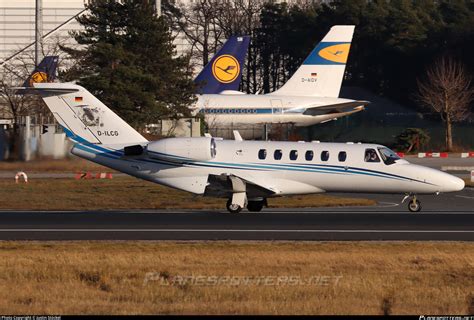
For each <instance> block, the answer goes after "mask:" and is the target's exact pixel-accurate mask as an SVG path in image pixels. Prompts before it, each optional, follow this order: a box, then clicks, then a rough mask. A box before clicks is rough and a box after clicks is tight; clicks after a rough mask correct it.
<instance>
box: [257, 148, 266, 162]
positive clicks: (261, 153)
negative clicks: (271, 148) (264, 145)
mask: <svg viewBox="0 0 474 320" xmlns="http://www.w3.org/2000/svg"><path fill="white" fill-rule="evenodd" d="M266 157H267V150H266V149H260V150H258V158H259V159H260V160H265V158H266Z"/></svg>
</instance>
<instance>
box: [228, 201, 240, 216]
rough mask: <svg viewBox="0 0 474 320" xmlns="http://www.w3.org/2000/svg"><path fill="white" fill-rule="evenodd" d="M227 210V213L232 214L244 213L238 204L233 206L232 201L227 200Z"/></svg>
mask: <svg viewBox="0 0 474 320" xmlns="http://www.w3.org/2000/svg"><path fill="white" fill-rule="evenodd" d="M226 208H227V211H229V212H230V213H239V212H240V211H242V207H241V206H239V205H238V204H237V205H233V204H232V200H231V199H229V200H227V204H226Z"/></svg>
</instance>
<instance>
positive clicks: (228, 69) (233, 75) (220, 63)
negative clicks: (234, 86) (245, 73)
mask: <svg viewBox="0 0 474 320" xmlns="http://www.w3.org/2000/svg"><path fill="white" fill-rule="evenodd" d="M239 73H240V65H239V61H237V59H236V58H234V57H233V56H231V55H228V54H225V55H222V56H219V57H217V59H216V60H214V63H213V64H212V74H213V75H214V77H215V78H216V79H217V80H218V81H219V82H222V83H231V82H232V81H234V80H235V79H237V77H238V76H239Z"/></svg>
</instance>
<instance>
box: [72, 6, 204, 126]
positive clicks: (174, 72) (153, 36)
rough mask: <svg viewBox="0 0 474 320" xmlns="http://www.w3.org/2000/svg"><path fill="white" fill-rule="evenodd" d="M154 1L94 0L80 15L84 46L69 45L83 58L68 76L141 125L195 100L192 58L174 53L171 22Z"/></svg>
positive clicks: (184, 110) (175, 114) (177, 112)
mask: <svg viewBox="0 0 474 320" xmlns="http://www.w3.org/2000/svg"><path fill="white" fill-rule="evenodd" d="M152 3H154V1H147V0H123V1H120V2H119V1H115V0H97V1H91V2H90V3H89V4H88V5H87V9H88V13H87V14H85V15H83V16H81V17H79V18H78V19H77V20H78V22H79V23H80V24H81V25H82V26H83V27H84V30H83V31H79V32H76V33H74V34H73V36H74V38H75V39H76V41H77V42H78V43H79V44H80V45H83V48H82V49H79V50H77V49H71V48H63V49H64V50H65V51H67V52H68V53H69V54H70V55H71V56H72V57H73V59H76V61H77V63H76V64H75V65H74V66H73V67H72V68H71V69H70V70H68V71H67V72H66V75H65V76H66V78H67V79H68V80H78V82H79V84H81V85H82V86H84V87H86V88H87V89H88V90H90V91H91V92H92V93H93V94H95V95H97V96H98V98H99V99H100V100H102V102H104V103H105V104H106V105H107V106H109V107H110V108H111V109H112V110H114V111H115V112H117V113H118V114H119V115H120V116H121V117H123V118H124V119H125V120H126V121H128V122H129V123H131V124H132V125H134V126H135V127H137V128H143V126H144V125H145V124H147V123H153V122H156V121H157V120H158V119H163V118H174V119H176V118H179V117H181V116H188V115H189V108H188V106H189V105H190V104H191V103H193V102H194V101H195V96H194V89H195V88H194V84H193V82H192V79H191V76H192V70H191V69H190V68H189V67H188V66H189V59H188V57H174V55H175V47H174V45H173V37H172V35H171V32H170V29H169V26H168V23H167V22H166V20H165V19H163V18H162V17H157V16H156V14H155V10H154V7H153V4H152Z"/></svg>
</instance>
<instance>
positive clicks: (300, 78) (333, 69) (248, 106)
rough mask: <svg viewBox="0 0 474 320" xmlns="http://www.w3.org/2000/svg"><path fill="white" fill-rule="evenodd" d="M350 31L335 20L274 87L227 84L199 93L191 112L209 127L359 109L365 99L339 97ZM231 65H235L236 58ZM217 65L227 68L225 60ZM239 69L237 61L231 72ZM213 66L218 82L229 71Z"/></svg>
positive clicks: (315, 118)
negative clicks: (251, 89)
mask: <svg viewBox="0 0 474 320" xmlns="http://www.w3.org/2000/svg"><path fill="white" fill-rule="evenodd" d="M353 34H354V26H333V27H332V28H331V30H330V31H329V32H328V34H327V35H326V36H325V37H324V39H323V40H322V41H321V42H320V43H319V44H318V45H317V46H316V47H315V48H314V50H313V51H312V52H311V53H310V55H309V56H308V57H307V58H306V60H304V62H303V64H302V65H301V66H300V68H299V69H298V70H297V71H296V72H295V73H294V74H293V76H292V77H291V78H290V79H289V80H288V81H287V82H286V83H285V84H284V85H283V86H282V87H281V88H280V89H278V90H277V91H275V92H272V93H269V94H262V95H252V94H244V93H242V92H239V91H233V90H226V91H223V92H221V93H220V94H203V95H198V100H197V103H196V105H195V106H194V109H195V112H201V113H203V114H204V115H205V119H206V122H207V123H208V125H209V126H210V127H222V126H226V127H230V126H231V125H235V124H263V123H293V124H294V125H296V126H309V125H312V124H316V123H321V122H325V121H329V120H333V119H337V118H340V117H343V116H347V115H350V114H353V113H355V112H359V111H361V110H363V109H364V107H365V106H366V105H367V104H368V103H369V102H368V101H357V100H350V99H342V98H339V91H340V89H341V84H342V80H343V77H344V72H345V68H346V62H347V58H348V56H349V49H350V46H351V41H352V36H353ZM223 62H225V61H223ZM228 62H231V60H229V61H228ZM233 66H238V62H236V60H235V59H234V60H232V65H231V67H233ZM221 67H223V68H226V67H227V64H225V63H224V64H223V65H222V66H221ZM224 70H225V69H224ZM238 70H240V67H239V68H237V67H235V68H234V69H232V70H229V72H230V73H232V74H234V73H235V74H236V72H237V71H238ZM213 72H214V75H215V77H216V79H218V80H219V81H221V82H225V81H226V79H227V78H228V77H230V75H229V74H227V73H224V72H222V70H219V69H217V67H216V68H213Z"/></svg>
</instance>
